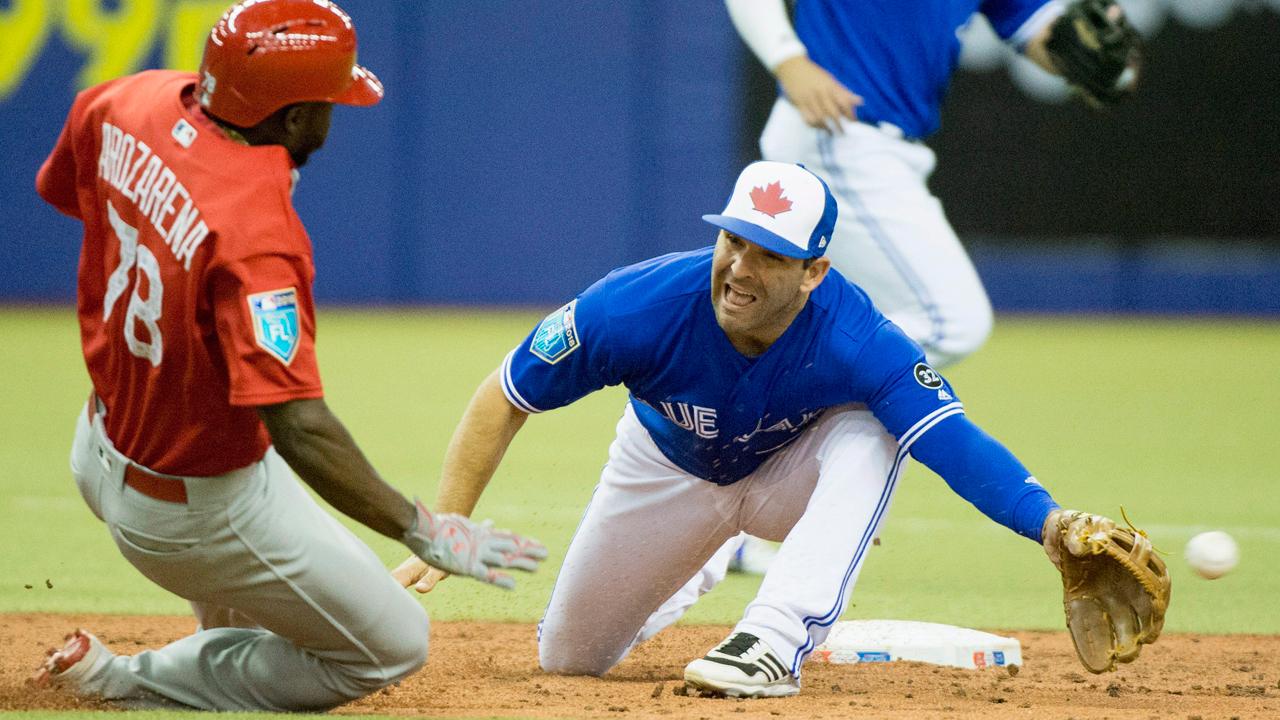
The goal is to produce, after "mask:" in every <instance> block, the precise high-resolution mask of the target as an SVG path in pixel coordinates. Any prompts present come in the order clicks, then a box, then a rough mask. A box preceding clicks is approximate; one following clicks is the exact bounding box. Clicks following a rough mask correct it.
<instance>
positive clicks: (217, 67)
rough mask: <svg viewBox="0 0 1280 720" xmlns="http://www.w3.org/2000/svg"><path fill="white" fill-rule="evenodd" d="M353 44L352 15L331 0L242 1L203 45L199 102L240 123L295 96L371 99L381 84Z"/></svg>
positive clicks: (254, 120)
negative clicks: (362, 62) (360, 60)
mask: <svg viewBox="0 0 1280 720" xmlns="http://www.w3.org/2000/svg"><path fill="white" fill-rule="evenodd" d="M356 44H357V43H356V31H355V26H354V25H353V24H352V22H351V18H350V17H349V16H348V15H347V14H346V13H345V12H343V11H342V9H341V8H340V7H338V6H337V5H335V4H333V3H331V2H314V0H241V2H239V3H237V4H235V5H233V6H231V7H230V8H228V9H227V11H226V12H225V13H223V15H222V18H221V19H220V20H219V21H218V23H217V24H216V25H214V26H213V29H212V30H211V31H210V33H209V39H208V41H207V42H206V43H205V51H204V58H203V60H202V61H201V63H200V90H199V98H200V103H201V105H203V106H204V108H205V109H206V110H207V111H208V112H209V114H211V115H213V116H215V117H217V118H219V119H221V120H224V121H226V122H229V123H231V124H233V125H236V126H239V127H252V126H254V125H257V124H258V123H260V122H262V120H264V119H265V118H267V117H268V116H270V115H271V114H272V113H273V112H275V111H276V110H279V109H280V108H282V107H284V106H286V105H291V104H293V103H298V102H331V103H341V104H344V105H373V104H375V103H377V102H378V101H380V100H381V99H382V95H383V89H382V83H381V82H379V81H378V78H377V76H375V75H374V74H373V73H372V72H370V71H369V70H367V69H366V68H363V67H361V66H360V65H357V64H356Z"/></svg>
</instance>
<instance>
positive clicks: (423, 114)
mask: <svg viewBox="0 0 1280 720" xmlns="http://www.w3.org/2000/svg"><path fill="white" fill-rule="evenodd" d="M343 4H344V7H346V8H347V9H348V11H349V12H350V13H351V14H352V16H353V17H354V18H355V20H356V23H357V27H358V28H359V30H360V39H361V55H360V57H361V61H362V62H363V63H364V64H366V65H368V66H369V67H370V68H372V69H374V70H375V71H376V72H377V73H378V74H379V75H380V76H381V77H382V78H383V80H384V81H385V82H386V84H387V88H388V96H387V99H386V101H385V102H383V103H382V104H381V105H379V106H378V107H376V108H372V109H347V108H343V109H339V111H338V112H337V113H335V121H334V130H333V133H332V135H331V137H330V141H329V143H328V144H327V146H326V148H325V150H324V151H323V152H321V153H319V154H317V155H316V156H314V158H313V160H312V162H311V164H309V165H308V167H307V168H306V170H305V173H304V175H303V180H302V183H301V184H300V186H299V190H298V194H297V197H296V200H297V205H298V208H299V212H300V213H301V215H302V217H303V219H304V220H305V221H306V223H307V226H308V228H309V229H310V231H311V234H312V236H313V239H314V241H315V245H316V254H317V265H318V268H319V279H318V281H317V292H318V294H319V295H320V296H321V297H322V298H323V299H325V300H328V301H330V302H332V301H341V302H350V303H388V302H389V303H446V304H553V303H556V302H558V301H560V300H562V299H563V298H564V297H566V296H567V295H570V294H572V293H573V292H575V291H576V290H577V289H578V288H580V287H582V286H584V285H585V284H587V283H589V282H590V281H592V280H593V279H595V278H596V277H598V276H599V275H600V274H602V273H603V272H605V271H607V270H608V269H610V268H612V267H615V266H617V265H620V264H623V263H626V262H630V261H633V260H637V259H640V258H643V257H647V256H650V255H653V254H657V253H659V252H665V251H668V250H674V249H681V248H688V247H694V246H698V245H701V244H704V243H706V242H709V241H710V239H711V237H710V234H709V232H708V229H707V228H706V227H705V226H704V225H703V223H702V222H701V221H700V220H699V216H700V215H701V214H702V213H703V212H705V211H707V210H708V209H716V208H718V207H719V206H720V205H721V204H722V203H723V201H724V197H725V196H726V194H727V192H728V190H729V188H730V186H731V183H732V179H733V177H734V175H735V174H736V172H737V170H738V168H739V166H740V165H741V163H744V162H746V161H748V160H751V159H754V157H756V150H755V138H756V137H757V134H758V129H759V125H760V124H761V123H762V122H763V117H764V113H765V112H766V111H767V108H768V105H769V104H770V103H771V102H772V99H773V88H772V83H771V82H770V80H769V78H768V77H767V75H765V73H764V72H763V71H762V70H761V69H760V68H759V66H758V64H757V63H756V62H755V60H754V59H753V58H752V57H751V56H750V55H749V54H748V53H747V52H746V51H745V49H744V48H743V47H742V46H741V44H740V42H739V41H738V39H737V36H736V35H735V34H734V32H733V30H732V28H731V26H730V25H729V22H728V18H727V14H726V12H725V10H724V7H723V5H722V4H721V3H720V2H713V1H708V2H697V3H688V2H644V3H605V2H586V3H567V2H564V0H559V1H557V0H524V1H521V2H515V1H514V0H512V1H506V2H429V3H389V2H376V1H374V0H347V2H344V3H343ZM1126 6H1127V7H1128V8H1129V10H1130V12H1131V14H1133V15H1134V16H1135V20H1137V19H1141V20H1142V24H1141V27H1142V29H1143V30H1144V31H1145V32H1147V33H1148V38H1149V51H1148V55H1149V58H1150V62H1149V63H1148V70H1147V73H1146V76H1145V78H1144V84H1143V88H1142V94H1141V95H1140V97H1139V98H1137V100H1136V101H1135V102H1133V103H1130V104H1128V105H1127V106H1125V107H1123V108H1121V109H1120V110H1118V111H1116V112H1114V113H1110V114H1107V115H1098V114H1096V113H1092V112H1091V111H1088V110H1086V109H1084V108H1083V107H1081V106H1080V105H1079V104H1078V103H1073V102H1065V103H1064V102H1062V101H1063V100H1064V99H1065V94H1064V93H1062V92H1061V88H1060V87H1055V86H1054V85H1053V81H1052V80H1049V79H1046V78H1044V77H1038V76H1036V75H1035V74H1034V72H1035V71H1030V70H1028V69H1027V68H1026V67H1024V66H1023V65H1020V64H1019V63H1018V62H1016V61H1013V60H1011V59H1010V58H1009V56H1008V53H1007V51H1005V50H1003V49H1002V48H1001V47H1000V46H998V45H992V44H991V42H990V38H989V37H987V36H985V35H984V34H983V33H984V32H987V33H988V34H989V31H986V30H984V28H985V25H984V24H983V23H981V22H978V23H975V24H974V25H973V26H972V27H971V28H970V29H969V30H967V31H966V32H967V33H968V35H967V36H966V37H967V38H968V41H967V44H966V53H965V58H964V61H965V67H966V68H967V69H966V70H964V71H962V72H961V73H959V74H958V76H957V80H956V83H955V86H954V89H953V92H952V97H951V99H950V101H949V104H948V106H947V112H946V115H945V117H944V129H943V131H942V132H941V134H940V135H939V136H938V137H937V138H935V140H934V142H933V143H932V144H933V146H934V147H935V148H936V149H937V150H938V153H939V156H940V162H939V170H938V173H937V175H936V176H935V179H934V188H935V191H936V192H937V193H938V195H939V196H940V197H941V198H942V199H943V202H944V204H945V205H946V207H947V208H948V211H949V213H950V215H951V217H952V219H953V221H954V222H955V225H956V227H957V229H958V230H959V231H960V233H961V235H962V237H964V238H965V239H966V241H967V242H968V243H969V244H970V247H971V248H972V250H973V252H974V256H975V260H976V261H977V263H978V265H979V270H980V272H981V273H982V274H983V276H984V278H985V279H986V280H987V281H988V283H989V285H990V289H991V293H992V296H993V299H994V300H995V301H996V304H997V307H999V308H1001V309H1022V310H1076V311H1079V310H1088V311H1176V312H1249V313H1259V312H1280V240H1278V239H1277V238H1278V236H1280V212H1278V211H1277V210H1276V204H1275V202H1274V199H1275V195H1276V188H1280V177H1278V175H1280V170H1278V169H1277V168H1278V163H1277V160H1278V158H1280V123H1277V120H1276V118H1277V117H1280V94H1278V93H1276V91H1275V90H1276V88H1277V87H1280V63H1276V62H1275V52H1274V48H1275V47H1276V45H1277V41H1280V14H1278V13H1277V11H1276V3H1272V4H1270V5H1268V4H1266V3H1262V2H1255V1H1253V0H1249V1H1244V2H1241V1H1236V0H1220V1H1219V2H1215V3H1203V2H1200V3H1198V7H1200V8H1201V11H1199V12H1200V14H1197V13H1196V12H1192V10H1188V8H1193V6H1197V3H1192V2H1188V0H1134V2H1128V3H1126ZM223 8H224V2H223V0H217V1H216V2H205V1H203V0H115V1H114V2H90V1H88V0H61V1H57V2H38V1H36V0H8V1H7V2H4V1H3V0H0V150H3V157H4V158H5V162H6V165H7V167H6V169H5V172H4V173H3V174H0V240H3V242H4V244H5V247H6V249H7V252H8V262H6V263H4V264H3V266H0V300H11V301H12V300H18V301H55V302H56V301H64V300H69V299H71V298H72V297H73V296H74V266H75V257H76V253H77V251H78V238H79V231H78V224H77V223H75V222H73V221H71V220H68V219H66V218H63V217H61V216H59V215H58V214H57V213H55V212H54V211H53V210H51V209H50V208H48V207H46V206H45V205H44V204H43V203H42V202H40V201H39V199H38V198H37V197H36V195H35V193H34V191H33V190H32V181H33V177H34V174H35V171H36V169H37V168H38V167H39V164H40V162H41V160H42V159H43V157H44V155H45V154H46V153H47V152H48V150H49V148H50V147H51V146H52V144H53V142H54V140H55V139H56V137H57V134H58V131H59V129H60V126H61V123H62V120H63V117H64V115H65V112H66V110H67V108H68V107H69V105H70V103H71V100H72V97H73V95H74V92H75V90H76V89H77V88H78V87H83V86H86V85H88V84H91V83H92V82H96V81H98V80H101V79H106V78H110V77H114V76H116V75H119V74H123V73H126V72H131V71H133V70H136V69H139V68H142V67H154V66H169V67H187V68H192V67H194V66H195V64H196V63H197V62H198V58H199V54H200V52H201V49H202V47H203V41H204V36H205V33H206V32H207V28H208V27H209V26H210V25H211V24H212V22H213V21H214V19H216V17H217V15H218V14H219V13H220V12H221V10H222V9H223ZM570 10H571V11H570ZM1204 13H1208V14H1209V15H1207V16H1206V15H1205V14H1204ZM1206 17H1207V20H1206Z"/></svg>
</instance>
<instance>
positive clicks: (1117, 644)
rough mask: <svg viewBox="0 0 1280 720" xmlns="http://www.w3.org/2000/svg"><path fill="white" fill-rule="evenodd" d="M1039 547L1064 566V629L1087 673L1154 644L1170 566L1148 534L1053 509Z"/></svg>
mask: <svg viewBox="0 0 1280 720" xmlns="http://www.w3.org/2000/svg"><path fill="white" fill-rule="evenodd" d="M1043 544H1044V550H1045V553H1047V554H1048V555H1049V559H1050V560H1051V561H1053V564H1054V565H1055V566H1056V567H1057V568H1058V570H1059V571H1060V572H1061V573H1062V595H1063V597H1062V604H1063V607H1064V608H1065V609H1066V613H1067V629H1068V630H1069V631H1070V632H1071V640H1072V641H1073V642H1074V643H1075V646H1076V653H1077V654H1078V655H1079V656H1080V662H1081V663H1082V664H1083V665H1084V666H1085V668H1086V669H1088V670H1089V672H1093V673H1102V672H1107V671H1109V670H1114V669H1115V668H1116V663H1117V662H1133V660H1134V659H1135V658H1137V657H1138V653H1139V652H1140V651H1141V650H1142V645H1143V644H1144V643H1153V642H1155V641H1156V638H1158V637H1159V636H1160V629H1161V628H1163V627H1164V613H1165V610H1167V609H1168V607H1169V590H1170V584H1169V571H1168V569H1167V568H1165V565H1164V561H1163V560H1161V559H1160V557H1159V556H1158V555H1156V554H1155V553H1154V552H1153V551H1152V548H1151V541H1150V540H1148V539H1147V536H1146V534H1145V533H1143V532H1142V531H1141V530H1137V529H1133V528H1119V527H1116V524H1115V522H1114V521H1112V520H1109V519H1107V518H1105V517H1102V516H1101V515H1090V514H1088V513H1083V512H1080V511H1078V510H1062V509H1058V510H1054V511H1053V512H1051V513H1049V517H1048V518H1047V519H1045V522H1044V540H1043Z"/></svg>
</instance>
